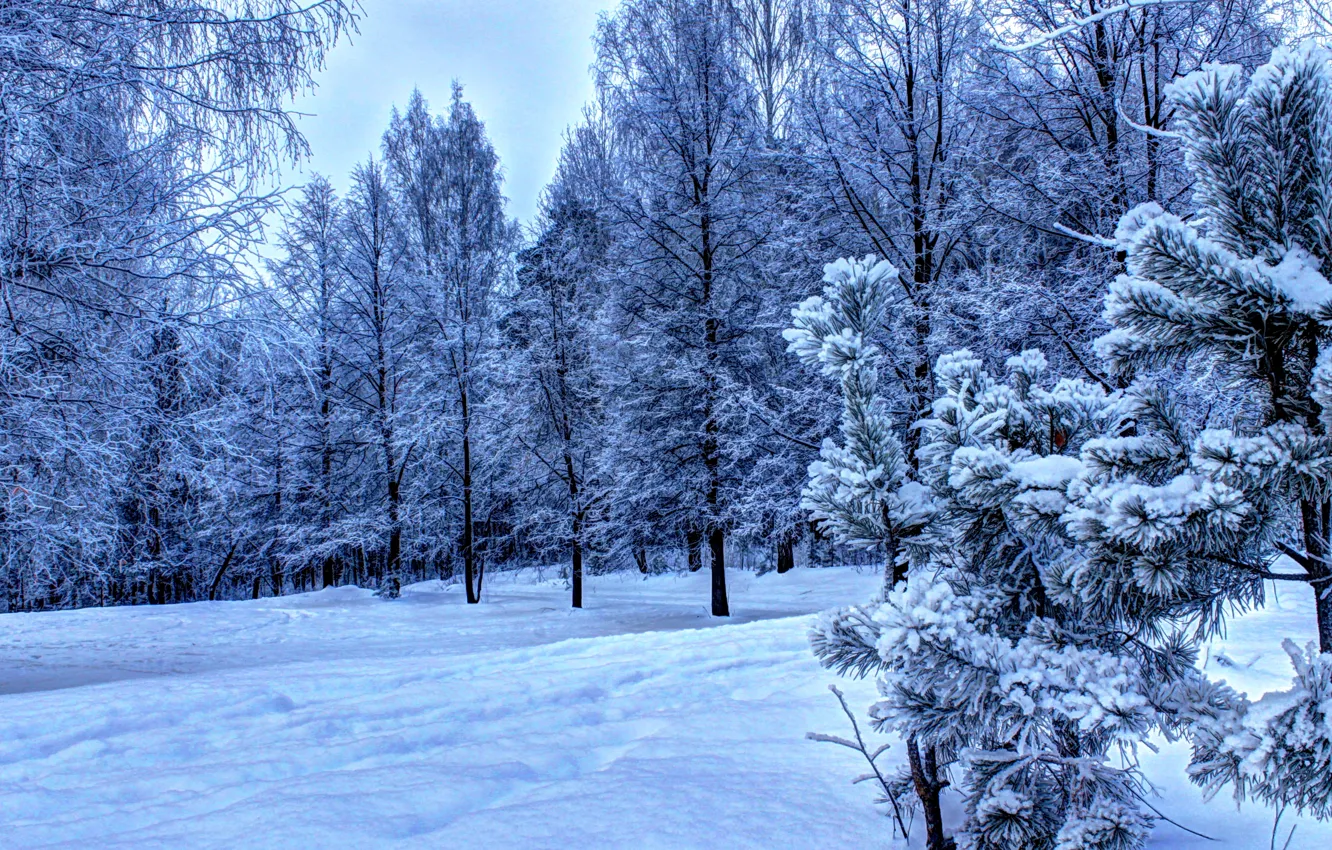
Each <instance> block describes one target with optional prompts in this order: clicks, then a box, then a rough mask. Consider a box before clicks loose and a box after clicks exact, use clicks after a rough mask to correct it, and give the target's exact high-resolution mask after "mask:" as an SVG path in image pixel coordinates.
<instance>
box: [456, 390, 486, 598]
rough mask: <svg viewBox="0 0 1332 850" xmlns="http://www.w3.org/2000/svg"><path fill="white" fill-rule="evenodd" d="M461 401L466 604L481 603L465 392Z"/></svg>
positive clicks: (469, 435) (470, 447) (470, 449)
mask: <svg viewBox="0 0 1332 850" xmlns="http://www.w3.org/2000/svg"><path fill="white" fill-rule="evenodd" d="M459 397H460V399H461V401H462V419H463V433H462V452H463V460H462V480H463V580H464V581H465V582H466V584H467V602H468V604H469V605H475V604H476V603H478V602H480V601H481V577H480V576H479V575H478V574H477V569H476V540H475V529H474V527H473V524H472V435H471V428H470V424H471V422H470V420H469V417H468V413H469V411H468V409H467V390H466V389H464V390H463V391H462V393H461V394H460V396H459Z"/></svg>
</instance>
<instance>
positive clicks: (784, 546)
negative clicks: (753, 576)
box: [777, 532, 795, 575]
mask: <svg viewBox="0 0 1332 850" xmlns="http://www.w3.org/2000/svg"><path fill="white" fill-rule="evenodd" d="M793 569H795V540H793V539H792V537H791V534H790V532H786V533H784V534H782V536H781V537H779V538H777V574H778V575H781V574H782V573H789V572H790V571H791V570H793Z"/></svg>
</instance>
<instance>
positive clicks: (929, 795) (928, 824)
mask: <svg viewBox="0 0 1332 850" xmlns="http://www.w3.org/2000/svg"><path fill="white" fill-rule="evenodd" d="M907 760H908V763H909V765H910V767H911V784H912V786H913V787H914V788H915V791H916V796H917V797H919V798H920V803H921V808H922V809H923V811H924V815H925V847H926V848H927V850H953V848H954V847H956V845H955V844H954V843H953V840H952V839H950V838H949V837H948V836H947V834H946V833H945V832H944V825H943V808H942V806H940V804H939V795H940V794H941V793H942V792H943V789H944V788H946V787H947V785H948V783H947V782H942V781H940V779H939V765H938V762H937V761H936V759H935V755H934V749H933V748H930V747H926V748H925V749H924V750H921V748H920V746H919V745H918V744H917V743H916V739H915V738H910V739H908V740H907Z"/></svg>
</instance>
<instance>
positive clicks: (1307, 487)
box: [786, 47, 1332, 850]
mask: <svg viewBox="0 0 1332 850" xmlns="http://www.w3.org/2000/svg"><path fill="white" fill-rule="evenodd" d="M1169 96H1170V100H1171V104H1172V105H1173V106H1174V108H1175V110H1176V114H1177V118H1176V122H1177V125H1178V127H1179V131H1178V136H1179V139H1180V140H1181V141H1180V143H1181V145H1182V147H1183V150H1184V153H1185V156H1186V164H1187V167H1188V169H1189V170H1190V171H1191V173H1192V175H1193V177H1194V179H1195V181H1196V186H1195V190H1194V199H1195V203H1196V204H1197V206H1198V212H1197V213H1196V214H1195V215H1193V216H1191V217H1190V220H1189V221H1185V220H1184V219H1182V218H1180V217H1178V216H1175V215H1171V214H1168V213H1166V212H1164V211H1163V210H1162V209H1161V208H1160V207H1159V206H1157V205H1155V204H1146V205H1143V206H1139V207H1137V208H1135V209H1133V210H1131V211H1130V212H1129V213H1127V214H1126V215H1125V216H1124V217H1123V219H1122V221H1121V223H1120V225H1119V228H1118V230H1117V232H1116V237H1115V239H1116V244H1117V246H1118V248H1119V250H1120V251H1122V252H1123V256H1125V257H1126V269H1127V272H1126V274H1123V275H1121V276H1120V277H1119V278H1118V279H1117V280H1116V281H1115V282H1114V283H1113V285H1112V286H1111V287H1110V291H1109V293H1108V295H1107V297H1106V299H1105V313H1104V318H1105V321H1106V322H1107V323H1108V324H1109V326H1110V331H1109V332H1108V333H1106V334H1105V335H1104V336H1103V337H1102V338H1101V339H1100V340H1099V341H1098V343H1097V345H1096V352H1097V354H1098V355H1099V356H1100V357H1101V358H1102V359H1103V360H1104V362H1105V364H1106V366H1107V367H1108V368H1109V370H1110V373H1111V377H1112V379H1114V380H1116V381H1117V385H1111V384H1109V383H1105V382H1102V383H1091V382H1088V381H1085V380H1082V379H1081V378H1066V377H1064V378H1061V377H1059V376H1058V375H1052V374H1050V369H1049V367H1048V364H1047V361H1046V359H1045V358H1044V357H1043V356H1042V355H1041V354H1040V353H1039V352H1035V351H1026V352H1023V353H1022V354H1020V355H1018V356H1016V357H1012V358H1010V359H1009V360H1008V361H1007V362H1006V363H1005V368H1004V371H1003V372H1002V373H995V372H994V371H992V370H991V369H990V368H989V367H988V366H987V363H986V361H985V360H984V359H982V358H981V357H978V356H974V355H972V354H971V353H970V352H968V351H959V352H956V353H954V354H949V355H945V356H943V357H941V358H939V359H938V361H937V363H936V366H935V369H934V375H933V376H934V381H935V389H936V395H937V397H936V400H935V402H934V406H933V410H932V411H931V413H930V415H929V416H927V417H925V418H924V419H923V420H922V421H920V422H917V423H891V422H889V421H888V420H887V418H886V417H885V416H883V415H882V414H880V413H877V412H876V411H878V410H879V409H880V408H881V406H882V405H881V404H879V403H878V402H877V401H876V397H875V394H874V393H875V383H874V378H873V377H872V376H869V377H867V376H866V374H865V373H866V372H871V371H872V370H873V369H874V367H875V365H876V362H875V360H874V352H875V348H874V346H873V345H872V344H870V343H869V342H868V341H867V339H868V335H869V333H870V329H868V328H867V325H866V322H865V310H866V305H869V307H870V309H871V312H872V310H873V309H881V308H879V307H877V305H878V304H879V303H880V302H879V301H878V300H876V299H878V298H880V297H882V296H881V294H880V292H879V290H880V288H881V286H882V281H883V279H884V278H886V277H887V274H886V273H885V272H883V271H881V268H882V265H883V264H878V265H875V264H874V263H873V262H872V260H866V261H863V262H858V263H847V262H843V263H840V264H834V265H833V266H829V272H828V277H827V278H825V282H826V283H827V284H828V285H827V287H826V288H825V291H824V295H823V297H822V298H821V299H811V300H810V301H807V302H805V303H804V304H802V305H800V307H798V308H797V309H796V311H795V312H794V319H795V325H796V327H795V329H793V330H791V331H787V334H786V336H787V339H788V341H790V342H791V348H792V350H793V351H795V353H797V354H798V355H799V356H800V357H801V359H802V361H804V362H805V363H807V364H810V365H814V366H817V367H818V368H819V369H821V371H822V372H823V373H824V374H825V375H827V376H829V377H834V378H838V379H839V380H840V381H841V389H842V394H843V398H844V402H845V414H844V417H843V429H842V430H843V436H844V439H845V446H841V447H839V446H836V445H834V444H826V445H825V447H824V449H823V452H822V454H821V458H820V460H819V461H817V462H815V463H814V464H812V465H811V467H810V471H809V474H810V481H809V487H808V488H807V490H806V496H805V505H806V507H807V508H808V509H809V510H810V511H811V513H812V515H813V516H814V517H815V518H816V519H818V520H819V521H820V522H821V523H823V525H824V527H825V528H826V529H827V530H828V531H829V532H830V533H832V534H833V535H834V536H836V537H837V539H838V540H839V541H843V542H846V543H852V544H855V545H858V546H877V547H879V548H880V550H881V551H882V552H884V553H885V555H886V557H887V567H888V569H887V570H886V572H887V574H888V575H889V576H890V579H891V586H890V587H889V589H888V590H887V591H886V593H885V594H884V595H883V596H882V597H881V598H877V599H875V600H873V601H871V602H870V603H869V604H867V605H864V606H857V607H852V608H847V609H844V610H842V611H840V612H838V613H836V614H835V615H831V616H828V617H826V618H825V619H824V620H823V621H822V622H820V624H819V625H818V627H817V628H816V629H815V631H814V632H813V634H812V641H813V646H814V650H815V652H816V654H817V655H818V656H819V658H820V659H821V660H822V661H823V663H824V664H825V665H827V666H829V667H832V668H834V669H837V670H839V671H840V672H843V673H854V674H860V675H863V674H866V673H868V672H871V671H873V672H875V673H876V674H877V675H878V678H879V690H880V695H881V696H880V699H879V701H878V702H876V703H875V705H874V706H873V707H872V708H871V711H870V714H871V717H872V719H873V721H874V723H875V725H876V728H878V729H879V730H881V731H892V732H896V733H899V734H900V735H901V736H902V737H903V738H904V739H905V740H907V741H909V742H910V743H911V745H912V746H916V745H918V746H920V747H923V748H928V749H929V750H930V751H932V752H934V753H936V754H937V756H938V759H939V765H940V768H941V771H942V776H943V777H944V779H943V782H948V783H951V784H952V785H953V786H954V787H955V788H956V789H957V790H958V791H959V792H960V793H961V794H962V795H963V798H964V802H965V809H966V819H965V822H964V823H963V824H962V825H961V827H960V829H959V830H958V833H957V835H956V839H957V841H958V844H959V846H962V847H968V848H975V850H981V849H982V848H995V849H996V850H997V848H1003V847H1018V846H1021V847H1031V848H1056V849H1057V850H1075V848H1078V850H1082V848H1101V849H1102V850H1109V849H1110V848H1116V850H1118V848H1136V847H1141V846H1143V844H1144V842H1145V840H1146V837H1147V835H1148V833H1149V832H1150V829H1151V827H1152V824H1153V821H1154V816H1153V814H1152V813H1151V812H1150V811H1149V810H1148V808H1147V807H1146V806H1145V796H1146V794H1147V791H1148V788H1147V786H1146V784H1145V782H1144V780H1143V778H1142V777H1141V776H1140V775H1139V774H1138V773H1137V771H1136V769H1135V767H1134V765H1135V759H1134V757H1133V754H1134V752H1135V749H1136V748H1137V747H1138V746H1140V745H1146V744H1147V743H1148V738H1149V736H1151V735H1153V734H1159V735H1163V736H1165V737H1167V738H1174V737H1181V736H1182V737H1186V738H1187V739H1189V740H1190V741H1191V743H1192V745H1193V749H1194V757H1193V760H1192V763H1191V765H1190V767H1189V773H1190V776H1191V777H1192V778H1193V779H1194V781H1196V782H1198V783H1199V784H1201V785H1202V786H1204V788H1205V789H1207V791H1208V792H1209V793H1211V794H1215V793H1217V792H1218V791H1220V790H1222V789H1223V788H1226V787H1229V788H1230V789H1231V790H1233V792H1234V793H1235V795H1236V797H1237V799H1240V800H1245V799H1250V800H1256V801H1260V802H1263V803H1266V804H1269V805H1272V806H1274V807H1277V808H1279V809H1280V808H1287V807H1289V808H1293V809H1295V810H1297V811H1299V812H1301V813H1307V814H1312V815H1314V816H1316V817H1319V818H1324V819H1326V818H1328V817H1329V816H1332V780H1329V778H1328V777H1329V776H1332V712H1330V710H1329V706H1332V702H1330V701H1329V700H1332V663H1329V658H1332V655H1329V652H1332V567H1330V566H1329V564H1328V554H1329V552H1328V549H1329V542H1328V541H1329V537H1330V536H1332V534H1330V532H1332V510H1330V509H1329V471H1330V469H1332V466H1330V465H1332V442H1330V441H1329V438H1328V425H1329V424H1330V423H1332V414H1329V413H1328V411H1330V410H1332V353H1329V350H1328V347H1327V343H1328V332H1329V329H1330V328H1332V283H1329V281H1328V275H1329V274H1332V218H1330V216H1332V72H1329V57H1328V55H1327V54H1326V53H1325V52H1323V51H1322V50H1320V49H1317V48H1313V47H1304V48H1299V49H1291V50H1279V51H1277V52H1276V53H1274V54H1273V56H1272V60H1271V62H1270V64H1268V65H1266V66H1264V67H1262V68H1260V69H1258V70H1257V71H1256V72H1255V73H1254V74H1253V75H1252V76H1251V77H1246V76H1245V74H1244V73H1242V71H1241V70H1240V69H1237V68H1234V67H1216V66H1208V67H1206V68H1204V69H1203V70H1202V71H1199V72H1197V73H1194V74H1191V75H1189V76H1187V77H1185V78H1183V79H1181V80H1180V81H1178V82H1177V83H1175V84H1174V85H1173V86H1172V87H1171V89H1170V93H1169ZM1237 398H1238V399H1240V401H1236V399H1237ZM905 427H911V428H916V429H919V432H920V443H919V446H920V448H919V450H918V452H917V456H916V457H915V458H914V465H913V464H911V463H905V462H904V461H903V460H902V455H901V453H900V451H899V450H897V449H896V448H894V447H895V446H900V445H901V443H900V436H899V437H896V438H895V437H892V436H889V435H888V432H891V431H892V430H893V429H895V428H896V429H899V430H898V433H899V434H900V433H902V431H901V430H900V429H903V428H905ZM881 431H882V432H884V433H883V434H880V432H881ZM905 493H909V494H910V499H909V500H908V499H906V498H904V496H903V494H905ZM908 504H909V505H913V506H916V505H918V506H922V508H921V509H919V510H907V508H906V506H907V505H908ZM924 506H927V508H926V507H924ZM905 516H910V517H911V522H910V523H907V522H905V521H902V520H899V519H897V518H898V517H905ZM1267 581H1282V582H1291V583H1295V584H1303V585H1306V586H1307V587H1308V588H1309V590H1310V591H1311V592H1313V593H1314V594H1315V596H1316V598H1317V605H1316V610H1317V629H1318V633H1317V637H1318V644H1317V645H1316V646H1315V645H1314V644H1312V643H1311V644H1309V646H1308V647H1306V648H1301V647H1300V646H1298V645H1296V644H1294V643H1291V642H1287V643H1286V644H1285V650H1286V652H1287V654H1288V655H1289V656H1290V658H1291V660H1292V662H1293V664H1294V667H1295V674H1296V675H1295V681H1294V685H1293V687H1292V689H1291V690H1290V691H1287V692H1284V693H1278V694H1269V695H1268V696H1266V697H1264V698H1263V699H1261V700H1259V701H1257V702H1250V701H1249V700H1248V699H1247V698H1246V697H1245V696H1244V695H1242V694H1238V693H1236V692H1235V691H1234V690H1232V689H1231V688H1229V687H1228V686H1226V685H1225V684H1224V683H1223V682H1211V681H1209V680H1207V679H1206V678H1205V677H1204V676H1203V675H1202V673H1201V672H1200V671H1199V670H1198V669H1197V667H1196V665H1195V661H1196V658H1197V644H1198V643H1199V642H1200V641H1201V640H1204V639H1207V638H1210V637H1213V636H1216V635H1218V634H1219V633H1220V631H1221V629H1222V628H1223V626H1224V623H1225V617H1226V615H1227V614H1229V613H1231V612H1233V611H1237V610H1244V609H1247V608H1252V607H1255V606H1260V605H1262V604H1263V598H1264V587H1265V582H1267ZM901 784H902V785H904V786H905V784H906V783H901ZM941 784H942V783H941ZM929 843H930V846H931V847H943V846H946V845H945V844H944V843H942V840H941V839H938V838H937V836H934V835H931V836H929Z"/></svg>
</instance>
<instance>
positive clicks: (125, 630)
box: [0, 569, 1332, 850]
mask: <svg viewBox="0 0 1332 850" xmlns="http://www.w3.org/2000/svg"><path fill="white" fill-rule="evenodd" d="M731 578H732V581H733V587H732V589H733V600H734V602H733V604H734V609H735V611H736V612H737V616H736V617H735V618H734V620H733V621H732V622H730V623H726V624H724V625H718V624H717V621H715V620H713V619H711V618H710V617H708V616H707V613H706V601H707V584H706V582H707V577H706V575H703V574H700V575H694V576H685V577H677V576H666V577H658V578H652V579H648V580H640V579H638V578H637V577H627V576H608V577H602V578H597V579H594V580H592V581H591V582H590V584H589V588H588V606H589V608H588V610H585V611H581V612H576V611H570V610H567V609H566V608H565V607H564V606H565V604H566V592H567V591H566V589H565V588H564V586H563V584H562V583H561V582H557V581H544V582H539V581H536V580H535V579H534V577H532V576H527V577H525V578H523V579H520V580H514V579H512V578H509V577H503V578H501V580H500V581H496V582H494V583H492V584H491V585H490V589H489V592H488V599H487V601H486V604H483V605H481V606H477V607H467V606H464V605H462V604H461V600H460V590H459V589H458V588H457V587H445V586H440V585H436V584H426V585H418V586H416V587H414V588H412V590H411V592H410V593H408V594H407V596H406V598H404V599H403V600H402V601H399V602H392V603H390V602H384V601H381V600H378V599H375V598H374V597H373V596H372V595H371V594H370V593H369V592H368V591H360V590H356V589H348V588H343V589H337V590H328V591H321V592H318V593H311V594H305V595H302V596H292V597H286V598H281V599H266V600H261V601H257V602H227V603H198V604H192V605H178V606H163V607H153V608H120V609H89V610H82V611H71V612H60V613H52V614H36V615H6V616H3V617H0V692H3V695H0V823H2V824H3V825H4V831H3V833H0V835H3V839H2V840H0V846H3V847H5V848H30V847H62V846H68V847H80V848H90V847H135V848H152V847H164V848H165V847H170V848H180V847H218V848H222V847H226V848H233V847H293V848H295V847H301V848H308V847H431V848H439V847H486V848H489V847H496V848H503V847H514V848H526V850H530V849H531V848H546V847H550V848H555V847H579V848H589V847H606V848H620V847H644V848H695V847H697V848H711V847H716V848H723V847H726V848H731V847H754V848H760V847H762V848H774V847H792V848H803V847H810V848H814V847H822V848H829V847H836V848H841V847H846V848H857V850H862V848H889V847H894V846H898V845H897V844H895V843H894V841H893V839H892V830H891V824H890V822H889V821H888V820H887V819H886V818H885V817H883V816H882V815H880V814H878V813H876V812H875V810H874V809H873V807H872V805H871V799H872V791H871V789H869V788H868V787H866V786H853V785H851V784H850V780H851V779H852V778H853V777H854V776H856V775H857V774H858V773H859V772H860V770H861V765H859V764H857V763H856V758H855V757H854V754H852V753H850V752H849V751H844V750H841V749H839V748H837V747H833V746H830V745H826V744H816V743H812V742H809V741H806V740H805V738H804V736H805V733H806V732H808V731H822V732H830V733H835V734H845V733H846V732H847V731H848V730H847V727H846V721H845V719H844V718H843V717H842V716H841V714H840V712H839V710H838V709H837V706H836V703H835V702H834V701H833V699H832V697H831V695H830V694H829V693H828V691H827V685H828V684H829V683H833V682H837V683H838V684H839V685H840V686H841V687H842V688H843V689H844V690H846V691H847V692H848V696H849V698H850V701H851V703H852V705H853V706H855V707H857V708H863V706H864V705H866V704H867V703H868V702H869V700H870V699H871V697H872V686H871V685H870V684H868V683H864V682H859V683H857V682H847V681H844V680H838V679H837V678H836V677H835V676H833V675H832V674H830V673H828V672H826V671H823V670H821V669H820V668H819V667H818V665H817V664H816V663H815V661H814V659H813V657H812V656H811V654H810V652H809V649H808V644H807V642H806V637H805V632H806V630H807V628H808V626H809V624H810V622H811V621H810V618H809V617H808V615H809V614H810V613H811V612H814V611H817V610H820V609H823V608H826V607H830V606H833V605H837V604H842V603H846V602H851V601H856V600H861V599H864V598H868V597H869V596H870V595H872V594H873V592H874V590H875V588H876V587H877V585H878V581H879V579H878V576H876V575H873V574H869V573H863V574H862V573H857V572H856V571H854V570H851V569H831V570H805V569H801V570H797V571H795V572H793V573H790V574H787V575H783V576H777V575H767V576H763V577H756V576H754V575H753V574H750V573H736V574H734V575H733V576H732V577H731ZM1307 609H1308V606H1307V605H1306V604H1305V600H1304V599H1303V598H1302V597H1300V596H1296V595H1294V594H1290V595H1283V596H1282V597H1280V598H1279V600H1274V602H1273V604H1272V606H1271V607H1270V608H1269V609H1268V610H1267V611H1266V612H1264V613H1262V614H1260V615H1257V616H1252V617H1249V618H1245V619H1243V620H1241V621H1238V622H1237V623H1236V625H1235V627H1234V628H1233V629H1232V631H1231V635H1230V638H1229V639H1228V640H1227V641H1226V642H1224V643H1223V644H1218V645H1216V646H1213V647H1210V648H1209V651H1208V662H1207V663H1208V665H1209V670H1210V671H1212V672H1214V673H1215V672H1216V666H1217V665H1220V666H1221V667H1223V668H1224V669H1225V672H1224V674H1223V675H1224V676H1225V677H1226V678H1228V679H1229V680H1231V682H1232V683H1233V684H1238V685H1239V686H1241V687H1243V688H1247V689H1249V690H1250V693H1251V695H1256V694H1257V693H1258V692H1260V691H1263V690H1268V689H1271V688H1276V687H1281V686H1284V684H1285V683H1286V681H1288V668H1287V663H1286V659H1285V657H1284V655H1283V654H1282V653H1281V650H1280V646H1279V638H1280V636H1281V635H1285V634H1290V635H1294V636H1296V637H1297V638H1302V637H1304V636H1307V635H1309V634H1311V633H1312V615H1311V614H1310V612H1309V610H1307ZM1144 755H1145V757H1146V758H1145V761H1146V764H1147V769H1148V771H1149V773H1150V775H1151V776H1152V777H1153V778H1154V779H1155V780H1156V781H1157V782H1159V783H1160V784H1161V786H1162V789H1163V794H1162V797H1161V799H1158V800H1154V801H1153V803H1154V805H1156V806H1157V808H1159V809H1161V810H1162V811H1163V812H1165V813H1166V814H1168V815H1170V816H1171V817H1172V818H1174V819H1176V820H1178V821H1180V822H1181V823H1183V824H1185V825H1187V826H1190V827H1192V828H1195V829H1198V830H1200V831H1203V832H1206V833H1209V834H1210V835H1213V836H1216V837H1217V838H1218V839H1220V846H1227V847H1244V848H1249V847H1266V846H1268V844H1269V840H1270V834H1271V826H1272V821H1271V816H1270V813H1268V812H1267V811H1265V810H1262V809H1260V808H1258V807H1255V806H1247V807H1246V808H1245V809H1244V810H1243V811H1241V812H1238V813H1237V812H1236V811H1235V808H1234V806H1233V804H1232V803H1231V802H1230V801H1229V800H1228V799H1227V800H1217V801H1215V802H1214V803H1212V804H1211V805H1207V806H1204V805H1203V804H1202V802H1201V800H1200V797H1199V794H1198V792H1197V790H1196V789H1194V788H1192V787H1191V786H1188V785H1187V784H1186V783H1185V782H1184V781H1183V778H1182V777H1183V767H1184V764H1186V763H1187V752H1186V750H1185V748H1184V747H1182V746H1178V745H1175V746H1166V747H1164V748H1163V751H1162V753H1161V755H1159V756H1153V755H1151V754H1150V753H1147V754H1144ZM1295 823H1296V821H1295V820H1294V819H1292V818H1290V817H1286V818H1284V819H1283V821H1282V824H1283V827H1282V839H1280V840H1278V842H1277V845H1278V846H1280V845H1281V843H1282V841H1284V836H1285V832H1286V830H1287V829H1289V827H1290V826H1291V825H1292V824H1295ZM917 826H919V825H917ZM913 835H914V837H915V838H916V839H917V841H919V840H920V839H921V838H923V835H922V834H921V830H920V829H919V828H917V829H916V830H915V831H914V833H913ZM1329 841H1332V827H1329V826H1328V825H1317V824H1313V823H1308V822H1300V823H1299V826H1298V828H1297V829H1296V831H1295V834H1294V838H1293V840H1292V841H1291V843H1290V847H1291V848H1320V847H1326V846H1328V842H1329ZM914 843H915V842H913V844H914ZM1151 846H1152V847H1157V848H1192V847H1203V846H1210V847H1215V846H1218V844H1217V843H1215V842H1208V841H1204V840H1202V839H1199V838H1195V837H1192V836H1189V835H1188V834H1186V833H1184V832H1182V831H1181V830H1179V829H1177V828H1175V827H1173V826H1171V825H1169V824H1164V823H1163V824H1162V825H1160V827H1158V829H1157V831H1156V834H1155V837H1154V839H1153V842H1152V844H1151Z"/></svg>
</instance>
